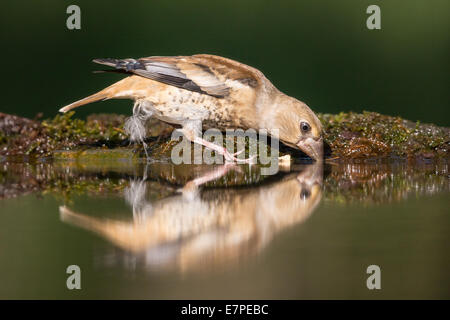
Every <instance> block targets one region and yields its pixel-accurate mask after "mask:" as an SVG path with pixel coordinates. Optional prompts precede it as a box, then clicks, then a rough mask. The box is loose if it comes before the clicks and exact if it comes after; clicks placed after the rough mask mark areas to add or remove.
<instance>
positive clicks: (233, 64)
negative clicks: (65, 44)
mask: <svg viewBox="0 0 450 320" xmlns="http://www.w3.org/2000/svg"><path fill="white" fill-rule="evenodd" d="M94 62H96V63H99V64H104V65H108V66H111V67H114V68H116V69H119V70H124V71H125V72H128V73H133V74H137V75H139V76H142V77H145V78H149V79H152V80H155V81H159V82H162V83H165V84H168V85H171V86H175V87H178V88H183V89H186V90H190V91H195V92H200V93H203V94H207V95H210V96H213V97H217V98H224V97H227V96H228V95H229V94H230V91H231V90H239V89H242V88H255V87H257V86H259V85H261V83H262V82H263V81H264V80H265V77H264V76H263V75H262V73H261V72H260V71H258V70H257V69H254V68H252V67H249V66H247V65H245V64H242V63H239V62H237V61H234V60H231V59H227V58H223V57H219V56H213V55H207V54H201V55H194V56H176V57H148V58H141V59H137V60H135V59H95V60H94Z"/></svg>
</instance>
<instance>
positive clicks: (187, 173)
mask: <svg viewBox="0 0 450 320" xmlns="http://www.w3.org/2000/svg"><path fill="white" fill-rule="evenodd" d="M0 169H1V170H0V182H1V184H0V196H1V197H2V198H3V199H1V200H0V208H1V210H0V281H1V286H0V298H39V299H46V298H64V299H79V298H87V299H91V298H105V299H109V298H114V299H116V298H125V299H130V298H138V299H140V298H145V299H166V298H169V299H197V298H198V299H241V298H248V299H316V298H326V299H328V298H331V299H343V298H356V299H384V298H387V299H390V298H414V299H415V298H447V299H448V298H450V289H449V288H450V256H449V254H448V252H449V246H448V244H449V241H450V211H449V205H450V199H449V191H450V179H449V173H448V165H447V164H446V163H441V164H420V165H418V164H413V165H408V164H406V163H390V164H345V165H344V164H333V165H330V164H327V165H325V166H319V165H311V164H304V165H293V166H291V167H290V168H286V167H285V168H282V170H280V172H279V173H278V174H276V175H275V176H270V177H265V176H261V175H260V168H259V167H258V166H253V167H251V168H249V167H248V166H238V167H233V166H227V167H223V166H194V165H191V166H188V165H185V166H172V165H170V164H165V163H153V164H148V165H145V164H136V163H128V162H111V163H104V162H103V163H93V162H90V163H83V162H54V163H39V164H34V165H33V164H14V163H3V164H2V165H1V167H0ZM202 182H206V183H205V184H203V185H201V186H199V187H196V184H200V183H202ZM73 264H75V265H78V266H80V268H81V287H82V289H81V290H72V291H71V290H68V289H67V288H66V279H67V277H68V275H67V274H66V268H67V266H69V265H73ZM372 264H375V265H378V266H380V268H381V286H382V288H381V290H368V289H367V287H366V279H367V277H368V276H369V275H368V274H367V273H366V269H367V267H368V266H369V265H372Z"/></svg>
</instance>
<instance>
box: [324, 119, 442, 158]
mask: <svg viewBox="0 0 450 320" xmlns="http://www.w3.org/2000/svg"><path fill="white" fill-rule="evenodd" d="M319 119H320V120H321V122H322V125H323V128H324V140H325V142H326V143H328V144H329V146H330V148H331V156H332V157H339V158H351V159H354V158H376V157H391V156H400V157H407V158H411V157H416V156H421V157H424V158H434V157H448V156H449V151H450V128H444V127H438V126H435V125H431V124H420V122H416V123H413V122H411V121H408V120H404V119H401V118H399V117H391V116H386V115H381V114H379V113H375V112H367V111H365V112H363V113H353V112H349V113H340V114H338V115H332V114H319Z"/></svg>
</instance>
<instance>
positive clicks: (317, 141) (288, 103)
mask: <svg viewBox="0 0 450 320" xmlns="http://www.w3.org/2000/svg"><path fill="white" fill-rule="evenodd" d="M270 122H271V123H270V124H268V128H275V129H278V132H279V133H278V138H279V139H280V141H282V142H283V143H284V144H286V145H288V146H290V147H293V148H297V149H300V150H301V151H303V152H304V153H306V154H307V155H308V156H310V157H311V158H313V159H314V160H316V161H322V158H323V140H322V124H321V123H320V120H319V118H317V116H316V115H315V114H314V112H313V111H312V110H311V109H310V108H309V107H308V106H307V105H306V104H305V103H303V102H301V101H299V100H297V99H295V98H292V97H289V96H286V95H280V96H279V97H278V98H277V99H276V101H275V104H274V105H273V106H272V117H271V121H270Z"/></svg>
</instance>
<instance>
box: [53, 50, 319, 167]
mask: <svg viewBox="0 0 450 320" xmlns="http://www.w3.org/2000/svg"><path fill="white" fill-rule="evenodd" d="M93 62H94V63H97V64H101V65H106V66H109V67H113V68H114V69H112V70H103V72H108V71H109V72H118V73H123V74H125V75H126V77H125V78H123V79H122V80H120V81H118V82H116V83H114V84H112V85H111V86H109V87H107V88H105V89H103V90H101V91H99V92H97V93H95V94H93V95H90V96H88V97H86V98H84V99H81V100H79V101H76V102H74V103H71V104H69V105H67V106H65V107H63V108H61V109H60V110H59V111H60V112H63V113H64V112H67V111H69V110H72V109H74V108H77V107H79V106H82V105H85V104H88V103H92V102H96V101H102V100H108V99H131V100H134V106H133V115H132V116H131V117H130V118H128V120H127V121H126V123H125V125H124V129H125V130H126V131H127V133H128V134H129V135H130V140H132V141H138V140H140V141H141V142H142V143H144V138H145V124H146V121H147V120H148V119H149V118H150V117H155V118H157V119H159V120H161V121H163V122H166V123H168V124H171V125H172V126H174V127H176V128H178V130H181V132H182V134H183V135H184V136H185V137H186V138H187V139H188V140H189V141H191V142H194V143H198V144H201V145H203V146H205V147H207V148H209V149H212V150H214V151H215V152H217V153H218V154H220V155H222V156H223V157H224V158H225V161H227V162H239V161H240V160H242V159H238V158H237V155H238V154H239V153H240V152H242V151H243V150H241V151H240V152H237V153H230V152H229V151H228V150H227V149H226V148H224V147H223V146H219V145H216V144H214V143H213V142H210V141H207V140H206V139H203V138H202V130H206V129H210V128H215V129H219V130H221V131H226V130H227V129H243V130H247V129H254V130H265V131H266V133H268V135H270V136H273V137H275V138H277V139H278V140H279V141H281V142H282V143H284V144H285V145H287V146H289V147H292V148H295V149H300V150H301V151H303V152H304V153H305V154H306V155H308V156H309V157H311V158H312V159H314V160H316V161H322V158H323V138H322V126H321V122H320V120H319V119H318V117H317V116H316V114H315V113H314V112H313V111H312V110H311V109H310V107H309V106H308V105H306V103H304V102H302V101H300V100H297V99H296V98H293V97H290V96H288V95H286V94H284V93H282V92H281V91H280V90H278V89H277V88H276V87H275V86H274V85H273V84H272V82H271V81H270V80H269V79H267V78H266V77H265V76H264V74H263V73H262V72H261V71H259V70H258V69H256V68H253V67H251V66H248V65H246V64H244V63H240V62H237V61H235V60H232V59H229V58H225V57H221V56H216V55H210V54H196V55H192V56H150V57H146V58H139V59H132V58H127V59H112V58H106V59H94V60H93ZM246 160H249V159H246ZM244 161H245V160H244Z"/></svg>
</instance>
